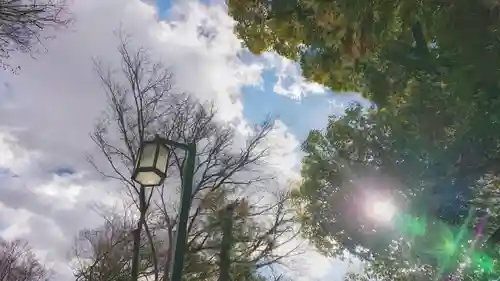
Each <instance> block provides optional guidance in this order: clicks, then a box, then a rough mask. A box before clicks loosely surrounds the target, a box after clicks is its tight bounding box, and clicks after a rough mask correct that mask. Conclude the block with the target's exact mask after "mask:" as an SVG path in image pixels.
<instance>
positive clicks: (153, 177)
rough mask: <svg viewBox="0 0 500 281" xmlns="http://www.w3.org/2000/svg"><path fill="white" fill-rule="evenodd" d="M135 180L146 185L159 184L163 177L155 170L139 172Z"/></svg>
mask: <svg viewBox="0 0 500 281" xmlns="http://www.w3.org/2000/svg"><path fill="white" fill-rule="evenodd" d="M135 180H136V181H137V182H138V183H139V184H142V185H145V186H153V185H159V184H160V183H161V181H162V178H161V177H160V176H159V175H158V174H156V173H155V172H139V173H137V176H136V177H135Z"/></svg>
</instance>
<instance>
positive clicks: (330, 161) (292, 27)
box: [229, 0, 500, 280]
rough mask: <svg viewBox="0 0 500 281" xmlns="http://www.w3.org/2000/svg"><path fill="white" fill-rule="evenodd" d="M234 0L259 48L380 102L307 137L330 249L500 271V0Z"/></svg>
mask: <svg viewBox="0 0 500 281" xmlns="http://www.w3.org/2000/svg"><path fill="white" fill-rule="evenodd" d="M229 10H230V13H231V14H232V15H233V16H234V18H235V19H236V21H237V25H236V31H237V33H238V35H239V36H240V37H241V38H242V39H243V41H244V43H245V44H246V45H247V46H248V47H249V48H250V50H251V51H253V52H254V53H260V52H262V51H267V50H269V51H276V52H278V53H279V54H281V55H283V56H285V57H288V58H291V59H294V60H296V61H298V62H300V64H301V66H302V69H303V73H304V75H305V76H306V77H307V78H309V79H311V80H314V81H316V82H319V83H322V84H324V85H326V86H328V87H330V88H331V89H332V90H333V91H340V92H341V91H357V92H360V93H362V94H363V95H364V96H365V97H366V98H368V99H370V100H371V101H372V102H373V105H372V107H371V108H362V107H360V106H358V105H353V106H351V107H350V108H349V109H348V110H347V111H346V113H345V114H344V115H341V116H332V117H331V118H330V120H329V124H328V126H327V128H326V129H325V130H322V131H317V130H314V131H311V133H310V134H309V136H308V138H307V140H306V141H305V142H304V144H303V150H304V152H305V154H306V156H305V158H304V159H303V166H302V175H303V179H304V180H303V182H302V184H301V185H300V188H299V189H298V190H297V192H296V194H295V197H296V202H297V205H298V206H300V212H301V222H302V225H303V226H304V233H305V235H306V237H308V238H309V239H311V240H312V241H313V242H314V243H315V244H316V246H317V248H318V249H319V250H321V251H323V252H324V253H326V254H330V255H335V256H339V255H343V254H344V253H345V252H346V251H347V252H349V253H350V254H352V255H355V256H356V257H358V258H361V259H362V260H364V261H368V262H369V264H370V267H369V268H370V269H369V270H367V273H372V277H373V276H375V277H378V278H382V279H383V278H389V277H390V278H391V280H409V279H408V278H410V280H429V279H432V278H441V277H442V276H446V275H453V274H457V272H458V271H460V270H462V269H463V268H468V270H465V269H463V270H464V272H465V273H467V274H465V273H464V274H462V275H461V277H460V278H462V279H464V280H469V279H470V280H478V278H486V279H485V280H489V279H488V278H490V277H491V276H489V275H484V274H486V273H485V272H489V273H488V274H499V273H500V272H499V271H498V269H492V268H494V267H492V266H485V264H488V263H485V262H484V261H485V260H487V259H489V260H491V263H489V264H490V265H491V264H496V263H497V262H496V257H497V256H498V251H496V250H495V247H493V246H485V245H484V241H485V240H486V238H487V237H488V236H489V235H490V234H491V233H492V232H493V231H494V230H495V229H496V228H497V227H498V220H497V216H498V210H497V208H496V207H495V206H496V204H497V203H496V196H497V194H498V193H497V192H498V175H499V174H500V170H499V168H500V165H499V164H500V161H499V160H500V155H499V150H498V148H499V139H500V138H499V135H498V134H499V133H498V132H499V120H500V114H499V113H498V110H497V107H498V104H499V102H500V99H499V96H498V92H499V90H500V88H499V84H498V81H499V73H498V65H499V58H500V57H499V56H500V52H499V51H500V43H499V42H500V41H499V39H500V38H499V33H498V30H499V28H498V27H499V25H500V18H499V7H498V5H497V4H496V2H494V1H432V0H429V1H427V0H424V1H344V0H338V1H319V0H310V1H308V0H302V1H300V0H298V1H279V0H271V1H264V0H257V1H250V0H248V1H245V0H232V1H229ZM377 196H379V197H390V198H393V199H394V201H395V202H397V204H398V209H399V211H400V214H399V215H398V216H396V218H395V221H394V222H393V224H391V225H386V224H383V223H381V222H377V221H376V220H373V219H371V218H369V217H368V216H367V214H366V210H364V208H365V205H366V201H369V200H374V199H373V198H374V197H377ZM479 256H480V257H481V258H478V257H479ZM444 257H447V258H444ZM465 260H471V263H473V264H475V266H471V265H469V266H468V267H464V266H463V264H462V263H463V262H464V261H465ZM476 266H479V267H476ZM416 268H418V270H417V269H416ZM461 268H462V269H461ZM477 268H479V269H478V270H476V269H477ZM485 268H489V270H485ZM370 270H371V271H370ZM436 276H438V277H436ZM365 277H366V276H365ZM431 277H432V278H431ZM412 278H413V279H412ZM415 278H416V279H415ZM467 278H469V279H467Z"/></svg>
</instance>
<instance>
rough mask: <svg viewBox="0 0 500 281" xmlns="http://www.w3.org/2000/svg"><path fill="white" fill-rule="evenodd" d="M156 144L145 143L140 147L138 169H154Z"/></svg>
mask: <svg viewBox="0 0 500 281" xmlns="http://www.w3.org/2000/svg"><path fill="white" fill-rule="evenodd" d="M155 153H156V143H145V144H144V145H143V147H142V152H141V160H140V162H139V166H140V167H154V161H155Z"/></svg>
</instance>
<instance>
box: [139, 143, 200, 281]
mask: <svg viewBox="0 0 500 281" xmlns="http://www.w3.org/2000/svg"><path fill="white" fill-rule="evenodd" d="M175 148H179V149H182V150H184V151H185V152H186V158H185V161H184V167H183V171H182V176H181V179H182V192H181V210H180V214H179V223H178V225H177V235H176V237H177V238H176V242H175V248H174V249H175V250H174V261H173V270H172V276H171V279H170V280H172V281H181V279H182V269H183V268H184V248H185V246H186V237H187V223H188V220H189V209H190V207H191V195H192V192H193V177H194V165H195V156H196V144H195V143H189V144H184V143H179V142H176V141H172V140H168V139H165V138H161V137H159V136H158V135H156V137H155V138H154V139H153V140H149V141H144V142H143V143H141V147H140V149H139V152H138V154H137V161H136V163H135V167H134V171H133V172H132V180H133V181H135V182H137V183H139V184H140V185H141V189H140V193H139V201H140V206H139V207H140V209H141V210H140V211H141V214H144V213H145V211H146V210H145V209H146V208H147V206H146V202H145V201H146V199H145V192H144V188H145V187H154V186H158V185H161V184H162V183H163V181H164V180H165V178H166V176H167V166H168V158H169V155H170V150H171V149H175ZM140 226H141V222H139V228H138V230H137V233H138V234H137V235H138V236H139V238H140V229H141V227H140ZM134 247H139V243H137V245H136V244H135V243H134ZM138 263H139V259H138V257H134V259H133V261H132V280H133V281H137V274H138Z"/></svg>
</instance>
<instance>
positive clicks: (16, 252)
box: [0, 239, 50, 281]
mask: <svg viewBox="0 0 500 281" xmlns="http://www.w3.org/2000/svg"><path fill="white" fill-rule="evenodd" d="M49 277H50V272H49V270H47V269H46V268H45V266H44V265H42V263H40V261H39V260H38V259H37V258H36V256H35V254H34V253H33V252H32V251H31V249H30V248H29V247H28V243H27V242H26V241H22V240H15V241H12V242H9V241H5V240H3V239H1V240H0V281H46V280H48V279H49Z"/></svg>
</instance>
